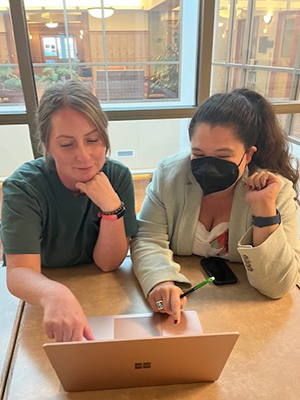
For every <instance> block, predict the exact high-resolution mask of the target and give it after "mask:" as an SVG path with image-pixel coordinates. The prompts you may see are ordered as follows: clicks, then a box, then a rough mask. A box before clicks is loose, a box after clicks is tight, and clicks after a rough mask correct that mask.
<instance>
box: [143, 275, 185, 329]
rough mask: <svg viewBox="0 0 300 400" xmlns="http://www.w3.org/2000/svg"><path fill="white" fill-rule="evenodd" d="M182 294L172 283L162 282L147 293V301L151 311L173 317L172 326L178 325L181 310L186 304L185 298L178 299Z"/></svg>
mask: <svg viewBox="0 0 300 400" xmlns="http://www.w3.org/2000/svg"><path fill="white" fill-rule="evenodd" d="M182 293H183V291H182V290H181V289H180V288H179V287H178V286H176V285H175V284H174V282H172V281H167V282H162V283H159V284H158V285H156V286H154V288H153V289H152V290H151V291H150V292H149V294H148V301H149V303H150V306H151V307H152V309H153V311H155V312H161V313H167V314H170V315H173V320H174V324H179V323H180V313H181V309H182V308H183V307H184V306H185V305H186V302H187V299H186V297H184V298H183V299H181V298H180V295H181V294H182Z"/></svg>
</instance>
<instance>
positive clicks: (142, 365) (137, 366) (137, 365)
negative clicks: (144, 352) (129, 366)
mask: <svg viewBox="0 0 300 400" xmlns="http://www.w3.org/2000/svg"><path fill="white" fill-rule="evenodd" d="M134 368H135V369H143V368H151V362H144V363H135V364H134Z"/></svg>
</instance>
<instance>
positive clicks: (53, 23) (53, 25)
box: [45, 21, 58, 29]
mask: <svg viewBox="0 0 300 400" xmlns="http://www.w3.org/2000/svg"><path fill="white" fill-rule="evenodd" d="M45 25H46V26H47V28H51V29H52V28H56V27H57V26H58V23H57V22H52V21H50V22H47V23H46V24H45Z"/></svg>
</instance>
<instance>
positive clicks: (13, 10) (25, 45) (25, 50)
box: [9, 0, 41, 158]
mask: <svg viewBox="0 0 300 400" xmlns="http://www.w3.org/2000/svg"><path fill="white" fill-rule="evenodd" d="M9 4H10V14H11V21H12V26H13V32H14V37H15V45H16V51H17V55H18V64H19V70H20V78H21V83H22V88H23V94H24V101H25V107H26V110H27V123H28V126H29V133H30V140H31V146H32V150H33V154H34V157H35V158H37V157H40V156H41V153H40V151H39V150H38V143H37V140H36V136H35V132H36V123H35V111H36V107H37V104H38V100H37V93H36V86H35V80H34V72H33V67H32V60H31V52H30V45H29V38H28V33H27V24H26V15H25V8H24V4H23V0H9Z"/></svg>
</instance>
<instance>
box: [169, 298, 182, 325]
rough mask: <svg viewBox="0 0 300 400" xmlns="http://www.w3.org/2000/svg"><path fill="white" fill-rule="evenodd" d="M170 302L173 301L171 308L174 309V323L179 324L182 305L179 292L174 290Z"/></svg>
mask: <svg viewBox="0 0 300 400" xmlns="http://www.w3.org/2000/svg"><path fill="white" fill-rule="evenodd" d="M170 303H171V310H172V315H173V320H174V324H179V323H180V312H181V306H180V297H179V293H178V292H177V291H176V292H175V291H172V293H171V297H170Z"/></svg>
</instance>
